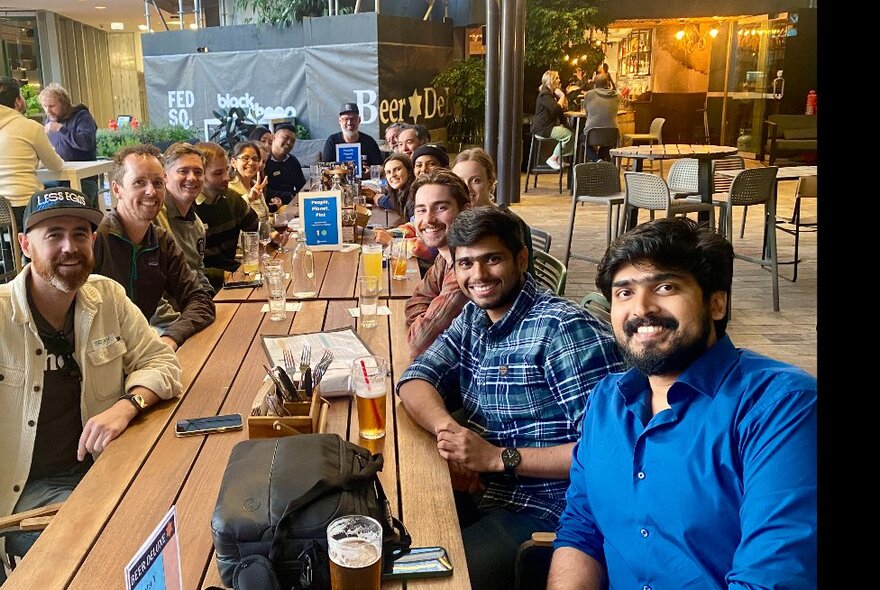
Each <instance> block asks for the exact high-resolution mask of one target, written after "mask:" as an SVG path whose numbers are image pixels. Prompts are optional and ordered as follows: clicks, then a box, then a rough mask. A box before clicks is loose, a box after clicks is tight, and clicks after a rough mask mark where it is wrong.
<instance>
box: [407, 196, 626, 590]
mask: <svg viewBox="0 0 880 590" xmlns="http://www.w3.org/2000/svg"><path fill="white" fill-rule="evenodd" d="M447 241H448V247H449V249H450V251H451V254H452V266H453V269H454V273H455V277H456V280H457V281H458V284H459V287H460V288H461V292H462V293H464V294H465V296H466V297H467V298H468V299H469V300H470V302H469V303H468V304H467V305H465V306H464V309H462V311H461V314H460V315H459V316H458V317H456V318H455V319H454V320H453V321H452V324H451V325H450V326H449V328H448V329H447V330H446V331H445V332H443V333H442V334H440V336H439V337H438V338H437V340H435V341H434V343H433V344H431V346H430V348H428V350H427V351H426V352H425V353H424V354H422V355H420V356H419V357H418V358H416V359H415V361H413V363H412V365H410V367H409V368H408V369H407V370H406V371H405V372H404V373H403V375H402V376H401V378H400V382H399V383H398V385H397V391H398V394H399V395H400V399H401V401H402V402H403V405H404V406H405V407H406V410H407V412H409V414H410V415H411V416H412V417H413V419H414V420H415V421H416V422H418V424H419V425H420V426H421V427H422V428H424V429H425V430H427V431H428V432H430V433H431V434H433V435H435V436H436V437H437V450H438V452H439V453H440V456H441V457H443V458H444V459H447V460H448V461H449V467H450V471H451V472H452V475H453V487H455V489H456V490H458V492H457V494H456V495H457V498H456V508H457V512H458V515H459V522H460V524H461V527H462V538H463V540H464V548H465V554H466V556H467V562H468V572H469V573H470V578H471V584H472V587H473V588H475V589H477V590H486V589H499V590H508V589H509V588H512V587H513V571H514V562H515V556H516V552H517V548H518V547H519V545H520V543H522V542H523V541H525V540H527V539H529V538H531V535H532V533H533V532H535V531H552V530H554V529H555V528H556V523H557V520H558V518H559V515H560V514H561V513H562V510H563V508H564V506H565V491H566V489H567V488H568V472H569V469H570V467H571V451H572V448H573V447H574V442H575V440H577V437H578V425H579V423H580V421H581V417H582V416H583V414H584V408H585V407H586V404H587V398H588V396H589V395H590V391H591V390H592V389H593V386H594V385H595V384H596V383H597V382H598V381H599V380H600V379H602V378H603V377H604V376H605V375H606V374H608V373H609V372H611V371H619V370H621V369H622V364H621V362H620V357H619V353H618V351H617V347H616V346H615V344H614V341H613V339H612V338H611V335H610V334H609V333H608V332H607V330H606V329H605V328H604V326H603V325H602V324H601V322H600V321H599V320H597V319H596V318H595V317H593V316H591V315H590V314H589V313H587V312H586V311H585V310H584V309H582V308H580V307H578V306H577V305H575V304H574V303H572V302H571V301H568V300H566V299H562V298H561V297H558V296H556V295H554V294H553V293H551V292H550V291H547V290H545V289H539V288H538V286H537V284H536V283H535V279H534V278H533V277H532V276H531V275H530V274H528V272H527V269H528V264H529V252H528V249H527V248H526V246H525V243H524V242H523V238H522V232H521V231H520V228H519V220H518V219H517V218H516V217H514V216H513V215H512V214H511V213H510V212H508V211H506V210H504V209H501V208H497V207H477V208H474V209H468V210H467V211H464V212H462V213H461V214H460V215H458V217H457V218H456V219H455V221H454V222H452V228H451V229H450V231H449V236H448V238H447ZM457 408H461V415H462V416H461V417H462V418H463V420H462V422H463V424H459V422H457V421H456V420H455V419H454V418H453V417H452V415H451V414H450V412H451V411H452V410H454V409H457Z"/></svg>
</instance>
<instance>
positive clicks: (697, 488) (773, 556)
mask: <svg viewBox="0 0 880 590" xmlns="http://www.w3.org/2000/svg"><path fill="white" fill-rule="evenodd" d="M667 401H668V403H669V405H670V409H667V410H664V411H661V412H659V413H657V414H656V415H654V416H652V414H651V390H650V386H649V385H648V381H647V379H646V378H645V376H644V375H643V374H641V373H639V372H638V371H635V370H630V371H628V372H626V373H624V374H622V375H612V376H610V377H608V378H607V379H605V380H604V381H602V383H600V384H599V385H598V386H597V387H596V389H595V391H594V392H593V394H592V395H591V396H590V401H589V404H588V408H587V412H586V416H585V418H584V425H583V434H582V437H581V439H580V440H579V441H578V444H577V446H576V447H575V450H574V459H573V462H572V468H571V486H570V487H569V490H568V494H567V505H566V509H565V512H564V513H563V515H562V518H561V519H560V522H559V527H558V531H557V539H556V545H555V546H556V547H574V548H576V549H580V550H581V551H584V552H585V553H587V554H589V555H591V556H592V557H594V558H596V559H597V560H599V561H600V562H604V563H605V564H606V565H607V568H608V576H609V580H610V583H611V587H612V588H643V587H650V588H652V589H653V590H679V589H682V588H746V587H748V588H786V589H793V588H804V589H806V588H810V589H814V588H816V583H817V582H816V521H817V517H816V380H815V378H813V377H812V376H810V375H808V374H807V373H805V372H804V371H802V370H800V369H798V368H796V367H793V366H791V365H786V364H784V363H781V362H778V361H774V360H772V359H769V358H767V357H763V356H760V355H758V354H756V353H754V352H751V351H748V350H745V349H736V348H734V346H733V344H732V343H731V341H730V338H729V337H727V336H725V337H724V338H722V339H721V340H719V341H718V342H717V343H716V344H715V345H714V346H712V347H710V348H709V349H708V351H707V352H706V353H705V354H704V355H703V356H701V357H700V358H699V359H698V360H697V361H696V362H694V363H693V364H692V365H691V366H690V367H688V369H687V370H686V371H685V372H684V373H682V375H681V376H680V377H679V379H678V380H677V381H676V382H675V383H674V384H673V385H672V387H671V388H670V389H669V392H668V397H667Z"/></svg>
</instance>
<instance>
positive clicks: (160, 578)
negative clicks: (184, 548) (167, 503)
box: [125, 506, 183, 590]
mask: <svg viewBox="0 0 880 590" xmlns="http://www.w3.org/2000/svg"><path fill="white" fill-rule="evenodd" d="M178 539H179V536H178V535H177V512H176V510H175V507H174V506H172V507H171V509H170V510H168V512H167V513H166V514H165V516H164V517H163V518H162V520H161V521H160V522H159V524H158V526H156V528H155V529H153V532H152V533H150V536H149V537H147V540H146V541H144V543H143V545H141V547H140V549H138V551H137V553H135V555H134V557H133V558H132V559H131V561H129V562H128V565H126V566H125V589H126V590H181V588H183V577H182V575H181V571H180V542H179V540H178Z"/></svg>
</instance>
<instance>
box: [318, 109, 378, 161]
mask: <svg viewBox="0 0 880 590" xmlns="http://www.w3.org/2000/svg"><path fill="white" fill-rule="evenodd" d="M360 126H361V112H360V109H358V106H357V104H355V103H353V102H346V103H343V104H342V106H340V107H339V127H340V128H341V129H342V131H340V132H339V133H334V134H333V135H331V136H330V137H328V138H327V141H325V142H324V149H323V150H321V160H322V161H323V162H335V161H336V146H337V145H338V144H340V143H359V144H361V154H362V155H364V156H366V157H367V164H368V165H370V166H372V165H374V164H375V165H381V164H382V162H384V160H385V158H383V157H382V151H381V150H380V149H379V144H377V143H376V140H375V139H373V138H372V137H370V136H369V135H367V134H366V133H362V132H360V131H358V128H359V127H360Z"/></svg>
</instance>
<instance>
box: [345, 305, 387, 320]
mask: <svg viewBox="0 0 880 590" xmlns="http://www.w3.org/2000/svg"><path fill="white" fill-rule="evenodd" d="M348 313H349V314H351V317H353V318H359V317H361V310H360V308H359V307H352V308H351V309H349V310H348ZM376 315H391V308H390V307H388V306H387V305H380V306H379V307H377V308H376Z"/></svg>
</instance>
